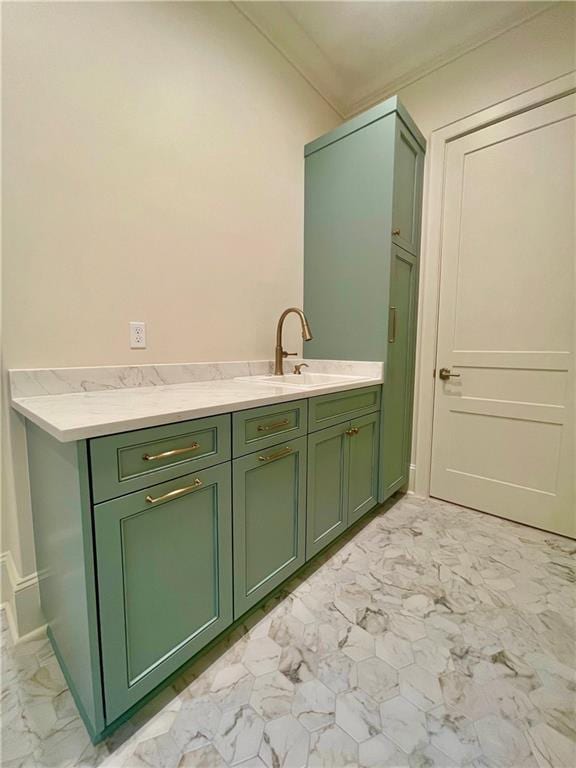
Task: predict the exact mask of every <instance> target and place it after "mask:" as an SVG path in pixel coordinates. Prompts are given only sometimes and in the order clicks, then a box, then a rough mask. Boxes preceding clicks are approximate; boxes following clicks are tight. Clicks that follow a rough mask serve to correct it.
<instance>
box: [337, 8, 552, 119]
mask: <svg viewBox="0 0 576 768" xmlns="http://www.w3.org/2000/svg"><path fill="white" fill-rule="evenodd" d="M533 5H534V6H536V10H531V11H529V12H528V13H526V14H525V15H523V16H522V18H519V19H516V21H514V22H511V23H509V24H506V25H503V26H500V28H499V29H498V30H497V31H493V32H492V33H490V34H483V35H478V36H477V37H476V38H474V39H472V40H470V41H469V42H468V43H466V44H465V45H460V46H458V47H456V48H452V49H451V50H450V51H449V52H447V53H446V54H443V55H442V56H437V57H435V58H434V59H431V60H430V61H428V62H426V64H423V65H422V66H421V67H416V68H414V69H413V70H411V71H410V72H408V73H406V75H403V76H402V77H398V78H395V79H394V80H390V81H389V82H388V83H386V84H385V85H383V86H382V87H378V88H375V89H373V90H369V91H366V93H364V94H358V95H357V96H356V97H355V98H353V99H352V100H351V101H350V102H349V104H348V113H347V115H346V117H353V116H354V115H357V114H358V113H359V112H363V111H364V110H365V109H368V108H369V107H373V106H374V105H375V104H378V103H379V102H381V101H383V100H384V99H387V98H389V97H390V96H393V95H395V94H396V93H398V91H399V90H400V89H402V88H406V87H408V86H409V85H413V84H414V83H417V82H418V80H422V78H424V77H426V76H427V75H430V74H432V73H433V72H436V71H437V70H439V69H442V68H443V67H445V66H446V65H448V64H451V63H452V62H453V61H457V60H458V59H460V58H462V56H465V55H466V54H468V53H471V52H472V51H475V50H476V49H477V48H481V47H482V46H483V45H486V44H487V43H489V42H491V41H492V40H496V39H497V38H498V37H501V36H502V35H505V34H506V33H507V32H510V31H511V30H512V29H516V27H521V26H522V25H523V24H525V23H526V22H528V21H531V20H532V19H534V18H535V17H536V16H541V15H542V14H543V13H546V12H547V11H549V10H551V8H553V7H554V6H556V5H558V3H556V2H555V3H546V2H544V3H540V2H535V3H533Z"/></svg>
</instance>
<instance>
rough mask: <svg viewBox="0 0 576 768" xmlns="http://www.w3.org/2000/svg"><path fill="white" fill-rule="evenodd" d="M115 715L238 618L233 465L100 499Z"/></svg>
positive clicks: (104, 626) (109, 705)
mask: <svg viewBox="0 0 576 768" xmlns="http://www.w3.org/2000/svg"><path fill="white" fill-rule="evenodd" d="M94 522H95V529H96V552H97V557H96V561H97V572H98V587H99V593H100V632H101V641H102V670H103V679H104V692H105V704H106V713H107V720H108V722H111V721H113V720H114V719H116V718H117V717H119V716H120V715H121V714H122V713H123V712H125V711H126V710H127V709H129V707H131V706H132V705H133V704H135V703H136V702H137V701H138V700H139V699H141V698H142V696H144V695H145V694H146V693H148V691H150V690H152V689H153V688H155V687H156V686H157V685H158V684H159V683H161V682H162V681H163V680H164V678H166V677H167V676H168V675H169V674H171V673H172V672H174V671H175V670H176V669H178V667H180V666H181V665H182V664H183V663H184V662H185V661H187V660H188V659H189V658H190V657H191V656H193V655H194V654H195V653H196V652H197V651H199V650H200V649H201V648H202V647H203V646H205V645H206V644H207V643H208V642H209V641H210V640H211V639H212V638H214V637H216V635H218V634H219V633H220V632H222V630H223V629H225V628H226V627H227V626H228V625H229V624H230V623H231V622H232V525H231V523H232V516H231V500H230V464H229V463H228V464H221V465H219V466H216V467H212V468H211V469H205V470H201V471H199V472H197V473H194V474H191V475H185V476H184V477H180V478H179V479H177V480H171V481H169V482H167V483H162V484H161V485H155V486H153V487H152V488H148V489H145V490H142V491H138V492H135V493H132V494H130V495H128V496H123V497H121V498H118V499H113V500H112V501H107V502H104V503H102V504H97V505H96V506H95V507H94Z"/></svg>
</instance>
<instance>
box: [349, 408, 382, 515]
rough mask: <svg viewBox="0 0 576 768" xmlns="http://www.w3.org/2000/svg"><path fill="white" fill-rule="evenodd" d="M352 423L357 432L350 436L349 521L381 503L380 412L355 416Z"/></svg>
mask: <svg viewBox="0 0 576 768" xmlns="http://www.w3.org/2000/svg"><path fill="white" fill-rule="evenodd" d="M351 427H352V429H357V430H358V432H357V433H356V434H354V435H352V437H350V440H349V451H350V459H349V462H348V464H349V472H348V475H349V476H348V525H351V524H352V523H354V522H356V520H359V519H360V518H361V517H362V515H364V514H365V513H366V512H369V511H370V510H371V509H372V508H373V507H375V506H376V504H377V503H378V447H379V443H380V414H379V413H372V414H370V415H369V416H364V417H362V418H361V419H354V420H353V421H352V422H351Z"/></svg>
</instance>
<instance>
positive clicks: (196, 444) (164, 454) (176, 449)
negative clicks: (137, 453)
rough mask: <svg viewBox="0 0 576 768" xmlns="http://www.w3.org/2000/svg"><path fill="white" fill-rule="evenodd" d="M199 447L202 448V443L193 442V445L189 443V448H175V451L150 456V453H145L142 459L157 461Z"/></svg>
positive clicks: (189, 451)
mask: <svg viewBox="0 0 576 768" xmlns="http://www.w3.org/2000/svg"><path fill="white" fill-rule="evenodd" d="M198 448H200V443H192V445H189V446H188V447H187V448H174V450H173V451H164V453H156V454H155V455H154V456H150V455H149V454H148V453H145V454H144V456H142V459H143V460H144V461H157V460H158V459H168V458H169V457H170V456H181V455H182V454H183V453H191V452H192V451H196V450H197V449H198Z"/></svg>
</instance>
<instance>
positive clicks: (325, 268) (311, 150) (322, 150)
mask: <svg viewBox="0 0 576 768" xmlns="http://www.w3.org/2000/svg"><path fill="white" fill-rule="evenodd" d="M425 147H426V142H425V140H424V137H423V136H422V134H421V133H420V131H419V130H418V128H417V127H416V125H415V123H414V121H413V120H412V118H411V117H410V115H409V114H408V112H407V111H406V109H405V108H404V107H403V105H402V104H401V103H400V101H399V100H398V98H397V97H393V98H391V99H388V100H387V101H385V102H383V103H382V104H379V105H377V106H375V107H373V108H372V109H370V110H368V111H367V112H364V113H363V114H361V115H358V116H357V117H354V118H353V119H351V120H349V121H347V122H346V123H344V124H343V125H341V126H339V127H338V128H336V129H335V130H333V131H331V132H330V133H328V134H326V135H324V136H321V137H320V138H318V139H316V140H315V141H313V142H312V143H310V144H308V145H306V147H305V151H304V154H305V217H304V311H305V312H306V316H307V318H308V320H309V322H310V326H311V327H312V329H313V330H314V339H312V341H310V342H308V343H307V344H306V345H305V352H306V354H307V355H308V356H309V357H310V358H321V359H332V360H378V361H382V362H384V363H385V381H384V385H383V388H382V414H383V418H382V420H381V425H382V426H381V429H382V444H383V447H382V450H381V452H380V485H379V492H378V501H380V502H382V501H385V499H386V498H388V497H389V496H390V495H391V494H392V493H393V492H394V491H395V490H397V489H399V488H401V487H403V486H405V485H406V483H407V481H408V465H409V457H410V443H411V434H410V431H411V423H412V403H413V392H414V386H413V378H414V365H413V358H414V349H415V337H416V306H417V296H418V268H419V264H418V261H419V260H418V254H419V249H420V218H421V208H422V177H423V167H424V153H425ZM402 254H406V256H405V258H404V256H403V255H402ZM400 262H401V264H400V265H399V263H400ZM408 265H409V266H410V270H409V271H410V273H411V274H410V276H409V278H408V275H407V271H406V269H407V267H408ZM407 292H408V293H407ZM393 302H396V303H393ZM401 305H402V306H401ZM394 334H396V339H395V340H394V339H393V337H394Z"/></svg>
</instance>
